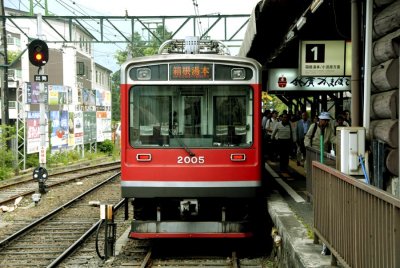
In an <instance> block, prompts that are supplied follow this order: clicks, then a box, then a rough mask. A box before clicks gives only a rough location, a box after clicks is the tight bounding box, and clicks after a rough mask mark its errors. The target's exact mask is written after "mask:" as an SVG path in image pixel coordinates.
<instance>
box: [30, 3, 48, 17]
mask: <svg viewBox="0 0 400 268" xmlns="http://www.w3.org/2000/svg"><path fill="white" fill-rule="evenodd" d="M33 2H36V4H34V3H33ZM43 2H44V4H42V0H29V15H30V16H34V15H35V10H34V9H35V7H36V6H39V7H41V8H43V9H44V15H45V16H48V15H49V9H48V5H47V0H43Z"/></svg>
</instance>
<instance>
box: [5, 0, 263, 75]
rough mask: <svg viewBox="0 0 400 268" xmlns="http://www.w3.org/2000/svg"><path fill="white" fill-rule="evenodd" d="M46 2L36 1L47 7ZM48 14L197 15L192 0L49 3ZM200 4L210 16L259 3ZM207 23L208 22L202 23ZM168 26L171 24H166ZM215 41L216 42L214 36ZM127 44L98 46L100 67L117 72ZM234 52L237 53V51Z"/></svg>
mask: <svg viewBox="0 0 400 268" xmlns="http://www.w3.org/2000/svg"><path fill="white" fill-rule="evenodd" d="M44 1H45V0H37V2H41V3H42V4H43V5H44ZM47 1H48V8H49V11H50V12H52V13H55V14H57V15H61V16H62V15H77V16H88V15H92V16H124V15H125V11H127V12H128V15H129V16H174V15H176V16H179V15H184V16H186V15H189V16H190V15H192V16H193V15H196V11H195V7H194V4H193V0H140V1H139V0H47ZM194 1H195V2H197V5H198V10H197V12H198V14H197V15H207V14H217V13H219V14H222V15H233V14H251V12H252V10H253V9H254V7H255V6H256V4H257V3H258V2H259V1H260V0H194ZM4 5H5V7H9V8H14V9H21V10H24V11H28V10H29V1H26V0H5V1H4ZM35 12H36V13H38V12H41V13H42V14H44V11H43V9H39V8H35ZM202 23H207V22H205V21H204V22H202ZM167 26H168V25H167ZM211 38H212V39H216V38H215V37H212V36H211ZM125 47H126V45H125V44H118V45H95V47H94V51H95V54H94V58H95V61H96V62H98V63H100V64H101V65H103V66H105V67H107V68H110V69H111V70H112V71H116V70H117V69H118V68H119V66H117V64H116V63H115V59H114V56H113V55H114V54H115V51H116V50H122V49H124V48H125ZM231 53H232V54H235V52H232V49H231Z"/></svg>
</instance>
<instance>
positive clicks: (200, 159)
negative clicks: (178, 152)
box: [177, 156, 205, 164]
mask: <svg viewBox="0 0 400 268" xmlns="http://www.w3.org/2000/svg"><path fill="white" fill-rule="evenodd" d="M177 163H178V164H204V163H205V158H204V156H178V161H177Z"/></svg>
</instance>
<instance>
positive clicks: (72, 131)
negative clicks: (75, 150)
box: [68, 112, 75, 147]
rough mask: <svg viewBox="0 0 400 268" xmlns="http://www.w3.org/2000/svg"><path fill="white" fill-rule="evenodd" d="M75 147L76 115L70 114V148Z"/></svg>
mask: <svg viewBox="0 0 400 268" xmlns="http://www.w3.org/2000/svg"><path fill="white" fill-rule="evenodd" d="M74 145H75V124H74V113H73V112H69V113H68V147H70V146H74Z"/></svg>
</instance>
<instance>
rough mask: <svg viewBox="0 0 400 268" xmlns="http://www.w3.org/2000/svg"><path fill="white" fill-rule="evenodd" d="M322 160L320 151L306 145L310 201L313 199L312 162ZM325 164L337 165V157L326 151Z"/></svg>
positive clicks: (305, 166)
mask: <svg viewBox="0 0 400 268" xmlns="http://www.w3.org/2000/svg"><path fill="white" fill-rule="evenodd" d="M313 161H318V162H319V161H320V151H319V150H317V149H314V148H312V147H306V162H305V165H304V168H305V171H306V191H307V192H306V194H307V196H308V198H309V200H308V201H312V184H313V183H312V176H311V174H312V162H313ZM324 164H326V165H327V166H330V167H333V168H334V167H336V157H335V156H333V155H331V154H328V153H326V152H324Z"/></svg>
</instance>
